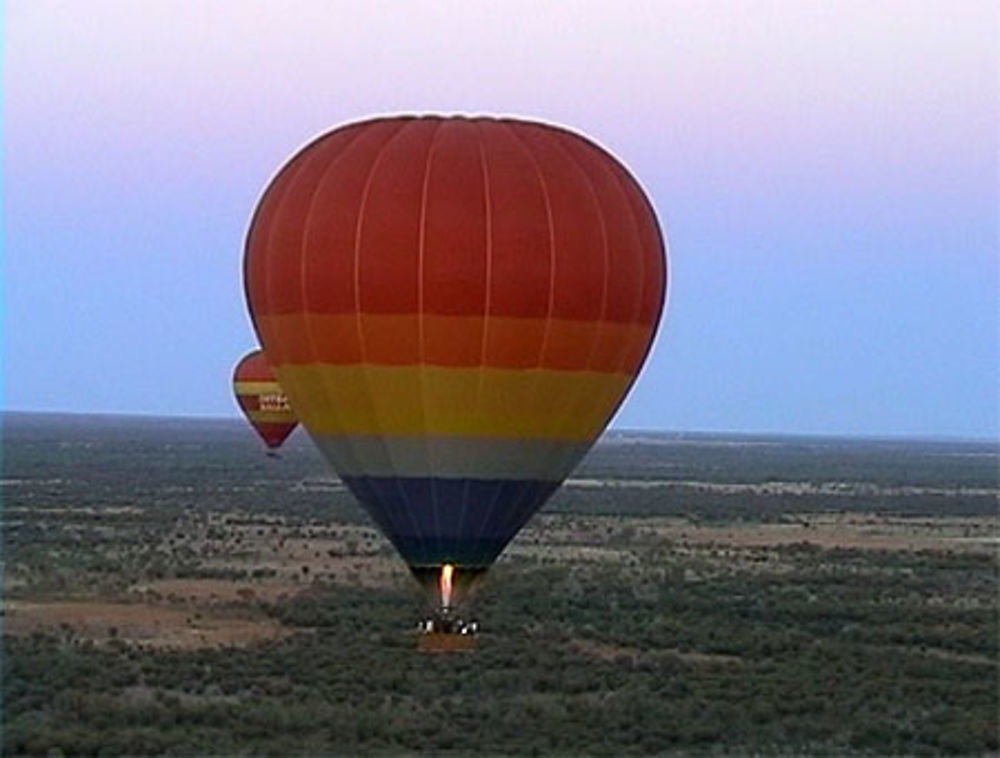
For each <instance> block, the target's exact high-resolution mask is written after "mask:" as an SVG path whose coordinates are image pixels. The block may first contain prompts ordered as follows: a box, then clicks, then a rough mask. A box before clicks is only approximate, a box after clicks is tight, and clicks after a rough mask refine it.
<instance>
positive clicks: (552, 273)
mask: <svg viewBox="0 0 1000 758" xmlns="http://www.w3.org/2000/svg"><path fill="white" fill-rule="evenodd" d="M497 123H498V124H500V125H501V126H503V128H505V129H506V130H507V132H508V133H509V134H510V135H511V136H512V137H513V138H514V142H515V143H516V144H518V145H519V146H520V148H521V150H522V152H523V153H524V154H525V155H527V156H528V160H529V161H530V163H531V166H532V168H533V169H534V170H535V176H536V177H538V185H539V188H540V189H541V191H542V200H543V201H544V203H545V218H546V221H547V223H548V232H549V301H548V305H547V308H546V316H545V327H544V330H543V332H542V343H541V345H540V347H539V349H538V361H537V365H536V366H535V367H534V368H533V369H530V370H531V371H532V372H533V375H532V389H531V398H532V407H533V406H534V399H535V395H537V393H538V383H539V372H540V371H542V370H543V369H542V360H543V358H544V357H545V350H546V346H547V344H548V338H549V326H550V324H551V323H552V311H553V310H554V308H555V288H556V285H555V279H556V243H555V224H554V223H553V220H552V201H551V198H550V197H549V191H548V187H547V185H546V184H545V178H544V176H543V175H542V169H541V167H540V166H539V165H538V159H537V157H536V156H535V154H534V152H532V150H531V148H530V146H529V145H528V143H527V142H526V141H525V139H524V138H523V137H521V135H520V134H518V133H517V130H516V129H512V128H511V127H510V125H509V124H507V123H506V122H503V121H498V122H497ZM529 412H531V410H530V409H529ZM530 486H531V482H530V481H525V482H523V483H522V485H521V493H520V494H519V495H518V496H517V497H516V498H514V499H513V500H512V502H519V501H520V500H521V499H522V498H523V497H524V495H525V493H526V492H527V491H528V489H529V488H530ZM495 506H496V503H495V501H494V502H493V503H492V504H491V507H490V509H489V510H488V511H487V513H486V516H485V517H484V518H483V521H482V522H481V523H482V527H481V529H485V528H486V526H487V525H488V523H489V520H490V519H491V518H492V517H493V511H494V509H495Z"/></svg>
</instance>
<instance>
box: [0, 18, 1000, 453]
mask: <svg viewBox="0 0 1000 758" xmlns="http://www.w3.org/2000/svg"><path fill="white" fill-rule="evenodd" d="M3 35H4V59H3V77H4V78H3V87H4V114H3V132H4V136H3V153H4V156H3V160H4V165H3V183H4V187H3V190H4V204H5V209H4V255H3V269H4V277H3V278H4V305H3V321H4V338H3V341H4V346H3V347H4V356H3V371H2V374H3V380H4V385H5V386H4V388H3V407H4V408H5V409H10V410H59V411H79V412H123V413H149V414H180V415H235V414H236V413H237V411H236V407H235V405H234V403H233V401H232V398H231V394H230V386H229V378H230V371H231V368H232V365H233V364H234V363H235V361H236V360H237V359H238V358H239V357H240V356H241V355H242V354H243V353H244V352H246V351H247V350H249V349H250V348H252V347H253V346H254V342H255V338H254V335H253V332H252V329H251V327H250V324H249V320H248V317H247V314H246V308H245V305H244V302H243V293H242V282H241V278H240V277H241V270H240V267H241V259H242V243H243V235H244V233H245V230H246V225H247V222H248V220H249V217H250V213H251V211H252V209H253V206H254V204H255V202H256V200H257V198H258V196H259V194H260V192H261V190H262V189H263V187H264V185H265V183H266V182H267V181H268V179H269V178H270V176H271V175H272V173H273V172H274V171H275V170H276V169H277V168H278V167H279V166H280V164H281V163H282V162H283V161H284V160H285V159H286V158H287V157H288V156H289V155H290V154H291V153H292V152H293V151H294V150H295V149H297V148H298V147H299V146H301V145H302V144H303V143H305V142H306V141H308V140H310V139H311V138H312V137H314V136H316V135H317V134H319V133H321V132H323V131H326V130H327V129H329V128H330V127H332V126H334V125H337V124H340V123H342V122H345V121H350V120H355V119H357V118H362V117H365V116H369V115H372V114H378V113H397V112H432V111H433V112H444V113H467V114H479V113H488V114H515V115H523V116H529V117H534V118H540V119H543V120H548V121H553V122H557V123H560V124H564V125H566V126H569V127H571V128H573V129H576V130H579V131H581V132H584V133H586V134H587V135H589V136H591V137H592V138H594V139H595V140H597V141H598V142H600V143H601V144H603V145H605V146H606V147H607V148H609V149H610V150H612V151H613V152H614V153H615V154H616V155H617V156H619V157H620V158H621V159H622V160H623V161H624V162H625V163H626V164H627V165H628V166H629V167H630V168H631V169H632V170H633V172H634V173H635V174H636V176H637V177H638V178H639V180H640V181H641V182H642V183H643V185H644V186H645V187H646V189H647V191H648V192H649V194H650V197H651V199H652V201H653V203H654V205H655V206H656V208H657V209H658V212H659V214H660V218H661V222H662V223H663V225H664V228H665V231H666V235H667V238H668V240H669V244H670V265H671V284H670V301H669V304H668V310H667V314H666V317H665V319H664V322H663V326H662V327H661V332H660V335H659V337H658V339H657V342H656V346H655V349H654V351H653V354H652V355H651V356H650V359H649V361H648V363H647V365H646V368H645V370H644V373H643V375H642V377H641V378H640V380H639V382H638V383H637V384H636V386H635V388H634V389H633V392H632V395H631V396H630V398H629V400H628V401H627V403H626V405H625V406H624V407H623V409H622V410H621V411H620V413H619V415H618V417H617V418H616V420H615V422H614V423H615V425H616V426H619V427H633V428H647V429H669V430H692V431H741V432H788V433H820V434H864V435H935V436H937V435H944V436H960V437H995V436H996V435H997V434H998V433H1000V423H998V378H1000V372H998V355H1000V321H998V308H1000V297H998V287H1000V262H998V255H997V253H998V226H997V223H998V222H997V213H998V207H1000V190H998V174H997V171H998V146H1000V145H998V141H1000V138H998V129H1000V118H998V115H1000V73H998V71H1000V6H997V5H996V4H995V3H994V2H974V1H970V2H962V3H951V2H916V1H914V2H878V3H872V2H868V1H867V0H866V1H864V2H860V1H858V2H851V1H849V0H843V1H841V2H836V3H820V2H792V1H791V0H788V1H786V2H776V1H772V2H765V1H763V0H760V1H757V2H735V1H730V2H697V3H694V2H685V3H680V2H652V1H650V2H620V3H617V2H615V3H613V2H577V1H574V2H569V1H568V0H567V2H542V1H540V0H534V1H533V2H525V1H521V2H509V3H467V2H424V1H423V0H419V1H414V2H407V3H391V2H360V1H358V2H285V1H281V2H279V1H278V0H274V1H273V2H253V1H252V0H238V1H237V0H233V1H231V2H226V1H224V0H219V1H218V2H213V3H201V2H194V1H193V0H192V1H191V2H181V1H178V2H165V1H164V2H161V1H160V0H145V1H144V2H142V3H134V2H127V1H124V0H122V1H120V2H101V1H99V0H96V1H95V0H91V1H89V2H88V3H86V4H85V5H82V4H80V5H76V4H73V3H62V2H50V1H48V0H9V1H8V2H7V4H6V8H5V16H4V28H3Z"/></svg>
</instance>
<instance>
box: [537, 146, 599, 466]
mask: <svg viewBox="0 0 1000 758" xmlns="http://www.w3.org/2000/svg"><path fill="white" fill-rule="evenodd" d="M550 139H551V141H552V143H553V144H554V145H555V146H556V148H557V149H558V150H559V151H560V152H561V153H562V154H563V155H564V156H566V158H567V160H568V161H569V162H570V163H571V164H572V165H573V166H574V167H575V168H576V170H577V172H578V173H579V174H580V176H581V177H583V181H584V184H585V185H586V187H587V189H588V191H589V192H590V197H591V199H592V200H593V202H594V207H595V208H596V209H597V219H598V223H599V224H600V227H601V252H602V261H603V263H604V270H603V271H602V276H601V311H600V317H599V318H598V320H597V322H596V324H595V325H594V327H593V329H592V332H591V339H590V349H589V351H588V354H587V360H586V362H585V363H584V366H583V371H585V372H590V371H591V370H592V369H591V363H592V362H593V360H594V353H595V352H596V349H597V345H598V344H599V341H600V337H601V333H602V332H603V331H604V319H605V314H606V310H607V303H608V272H609V270H610V264H609V259H610V256H609V252H608V229H607V221H606V219H605V217H604V209H603V208H602V207H601V201H600V198H599V197H598V195H597V190H596V188H595V187H594V183H593V182H592V181H591V179H590V175H589V174H588V173H587V171H586V170H585V169H584V168H583V165H582V164H581V163H580V161H578V160H577V158H576V156H575V155H574V154H573V151H572V150H570V149H568V148H567V147H566V146H565V145H564V144H563V143H562V140H563V139H564V137H563V136H562V135H561V134H560V135H558V136H553V137H551V138H550ZM578 399H579V398H574V401H575V400H578ZM573 410H574V406H572V405H571V406H570V408H569V412H568V414H567V416H566V419H565V420H564V421H563V424H562V430H563V431H565V430H566V426H567V425H568V421H569V420H571V419H572V412H573ZM591 442H593V439H592V440H591ZM566 475H567V476H568V475H569V471H567V472H566Z"/></svg>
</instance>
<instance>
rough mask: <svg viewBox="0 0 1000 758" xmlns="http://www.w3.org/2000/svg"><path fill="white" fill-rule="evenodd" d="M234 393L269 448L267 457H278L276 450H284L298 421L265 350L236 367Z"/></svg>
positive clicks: (256, 351) (256, 352)
mask: <svg viewBox="0 0 1000 758" xmlns="http://www.w3.org/2000/svg"><path fill="white" fill-rule="evenodd" d="M233 392H235V393H236V402H237V403H238V404H239V406H240V409H241V410H242V411H243V414H244V415H245V416H246V417H247V421H249V422H250V426H252V427H253V428H254V430H255V431H256V432H257V434H259V435H260V438H261V439H262V440H264V444H265V445H267V448H268V455H272V456H276V455H277V453H275V452H274V451H275V450H277V449H278V448H279V447H281V444H282V443H283V442H284V441H285V439H287V437H288V435H289V434H291V433H292V432H293V431H294V430H295V427H296V426H298V424H299V422H298V419H296V418H295V414H294V413H293V412H292V409H291V406H289V404H288V398H287V397H286V396H285V393H284V391H283V390H282V389H281V385H280V384H278V380H277V379H275V378H274V373H273V372H272V371H271V366H270V364H269V363H268V362H267V356H265V355H264V353H263V351H261V350H254V351H253V352H250V353H247V354H246V355H244V356H243V357H242V358H241V359H240V362H239V363H237V364H236V368H235V369H233Z"/></svg>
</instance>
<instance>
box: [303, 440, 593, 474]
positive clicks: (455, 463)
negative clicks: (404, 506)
mask: <svg viewBox="0 0 1000 758" xmlns="http://www.w3.org/2000/svg"><path fill="white" fill-rule="evenodd" d="M313 441H314V442H315V443H316V445H317V447H319V449H320V452H322V453H323V455H324V456H325V457H326V459H327V460H328V461H329V462H330V463H331V464H332V465H333V467H334V468H335V469H336V471H337V473H338V474H341V475H342V476H412V477H425V476H436V477H444V478H448V479H534V480H542V481H561V480H562V479H564V478H566V477H567V476H568V475H569V473H570V472H571V471H572V470H573V468H574V467H575V466H576V464H577V463H578V462H579V461H580V459H581V458H583V456H584V455H585V454H586V452H587V450H588V449H589V448H590V444H589V443H586V442H565V441H562V440H505V439H481V438H471V437H376V436H372V435H336V436H333V435H329V436H318V435H317V436H314V437H313Z"/></svg>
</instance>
